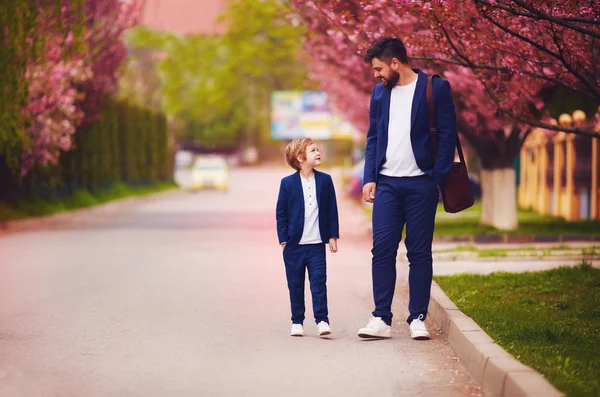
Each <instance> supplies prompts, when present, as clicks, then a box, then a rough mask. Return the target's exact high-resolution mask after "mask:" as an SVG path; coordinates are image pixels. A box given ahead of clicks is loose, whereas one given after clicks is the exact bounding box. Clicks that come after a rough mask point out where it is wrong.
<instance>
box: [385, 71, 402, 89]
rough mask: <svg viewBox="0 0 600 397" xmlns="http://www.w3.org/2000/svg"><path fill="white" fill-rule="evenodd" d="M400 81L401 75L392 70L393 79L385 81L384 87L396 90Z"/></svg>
mask: <svg viewBox="0 0 600 397" xmlns="http://www.w3.org/2000/svg"><path fill="white" fill-rule="evenodd" d="M398 80H400V73H398V72H395V71H393V70H392V78H391V79H389V80H388V79H386V78H384V79H383V86H384V87H385V88H390V89H391V88H394V86H395V85H396V83H398Z"/></svg>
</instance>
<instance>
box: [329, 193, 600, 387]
mask: <svg viewBox="0 0 600 397" xmlns="http://www.w3.org/2000/svg"><path fill="white" fill-rule="evenodd" d="M339 201H341V202H342V203H341V205H340V207H341V208H340V213H341V214H344V215H343V217H342V219H343V222H348V223H351V224H352V228H353V229H354V230H360V231H362V235H363V236H364V238H366V239H369V240H370V239H371V225H370V222H371V220H370V219H369V216H368V215H367V214H365V212H364V211H363V210H362V208H360V206H359V205H357V204H356V203H355V202H352V201H351V200H349V199H344V200H339ZM348 214H360V215H356V216H355V215H348ZM361 218H362V219H361ZM488 237H489V236H488ZM493 237H494V238H489V239H488V238H480V239H479V240H481V241H482V242H483V241H485V242H486V243H487V244H476V246H477V247H478V248H481V247H485V248H488V249H499V248H505V249H506V248H512V249H518V248H521V247H528V248H529V247H532V245H533V246H535V247H539V248H540V249H542V248H545V249H549V248H551V247H555V246H556V245H557V244H556V243H551V242H550V241H554V240H550V241H549V240H548V239H546V240H544V242H540V243H537V241H538V240H536V239H535V238H534V237H531V238H528V239H512V238H511V239H507V238H506V236H493ZM496 237H498V238H496ZM557 237H559V238H558V239H556V241H566V240H564V239H561V238H560V236H557ZM593 237H595V238H596V237H598V238H600V236H593ZM477 240H478V239H477V238H462V239H456V240H455V239H444V238H441V239H440V238H437V239H436V240H435V241H434V245H433V251H434V258H435V256H436V254H435V252H439V251H452V250H455V249H456V248H457V247H458V246H460V245H463V246H464V245H465V244H464V243H465V242H477ZM503 241H504V242H508V241H510V243H502V242H503ZM589 241H596V240H594V239H590V240H589ZM457 242H460V243H461V244H457ZM534 242H535V244H532V243H534ZM568 245H569V247H573V248H574V249H577V248H585V247H590V246H596V247H597V246H598V244H593V243H590V242H582V241H581V240H578V241H577V242H576V243H570V244H568ZM437 256H438V258H435V259H434V274H435V275H452V274H457V273H464V272H468V273H479V274H485V273H492V272H496V271H509V272H523V271H539V270H547V269H551V268H555V267H559V266H565V265H567V266H575V265H577V264H579V263H581V261H582V258H581V257H573V258H564V257H563V258H555V259H554V258H553V259H552V260H548V259H543V258H542V259H540V258H538V257H529V258H524V257H520V258H518V257H517V258H471V259H467V260H465V259H464V258H459V259H456V258H455V259H456V260H448V259H446V260H444V258H440V254H437ZM593 259H594V260H595V261H592V264H593V265H594V266H598V265H599V262H600V261H598V260H597V257H596V256H595V257H594V258H593ZM402 272H404V274H402ZM407 277H408V261H407V259H406V248H405V246H404V244H402V243H401V244H400V248H399V251H398V280H402V281H401V282H399V285H398V286H397V289H396V294H397V295H399V294H401V295H406V294H407V287H408V285H407ZM431 320H433V321H435V324H434V327H436V328H437V330H438V332H440V333H441V334H442V335H443V336H444V337H445V338H447V340H448V343H449V345H450V347H451V348H452V349H453V350H454V352H455V353H456V355H457V356H458V358H459V359H460V361H461V362H462V364H463V365H465V367H466V368H467V369H468V371H469V373H470V375H471V376H472V377H473V379H474V380H475V381H476V382H477V383H478V384H479V385H481V387H482V388H483V391H484V392H485V393H486V395H491V396H539V397H553V396H562V395H563V394H562V393H561V392H560V391H558V390H557V389H556V388H555V387H554V386H553V385H552V384H550V383H549V382H548V381H547V380H546V379H545V378H544V377H543V376H542V375H541V374H540V373H538V372H537V371H535V370H533V369H531V368H529V367H527V366H525V365H523V364H522V363H520V362H519V361H517V360H516V359H515V358H514V357H512V356H511V355H510V354H509V353H507V352H506V351H505V350H504V349H502V348H501V347H500V346H498V345H497V344H496V343H495V342H494V340H493V339H492V338H491V337H490V336H489V335H487V334H486V333H485V332H484V331H483V330H482V329H481V328H480V327H479V326H478V325H477V324H476V323H475V322H474V321H473V320H472V319H471V318H470V317H468V316H466V315H465V314H464V313H462V312H461V311H460V310H459V309H458V307H456V305H455V304H454V303H453V302H452V301H451V300H450V299H449V298H448V297H447V296H446V295H445V293H444V292H443V290H442V289H441V288H440V287H439V285H437V283H435V282H434V285H433V287H432V294H431V302H430V308H429V317H428V321H427V323H428V326H429V327H430V328H431V327H432V325H433V324H432V323H430V321H431Z"/></svg>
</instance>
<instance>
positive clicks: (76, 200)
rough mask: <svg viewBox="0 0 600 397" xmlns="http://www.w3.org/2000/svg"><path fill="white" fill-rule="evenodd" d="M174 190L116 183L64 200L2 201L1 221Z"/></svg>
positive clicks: (170, 185)
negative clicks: (104, 188)
mask: <svg viewBox="0 0 600 397" xmlns="http://www.w3.org/2000/svg"><path fill="white" fill-rule="evenodd" d="M172 189H177V185H176V184H175V183H172V182H161V183H157V184H154V185H144V186H130V185H126V184H124V183H116V184H114V185H113V186H112V187H111V188H110V189H108V190H102V191H98V192H94V193H92V192H89V191H88V190H84V189H82V190H78V191H76V192H75V194H73V195H72V196H69V197H66V198H62V199H41V198H39V197H29V198H26V199H23V200H19V201H18V202H16V203H7V202H3V201H0V221H9V220H15V219H22V218H30V217H34V216H42V215H51V214H55V213H58V212H64V211H69V210H74V209H78V208H85V207H92V206H94V205H98V204H102V203H106V202H109V201H112V200H118V199H122V198H125V197H130V196H144V195H148V194H152V193H158V192H163V191H167V190H172Z"/></svg>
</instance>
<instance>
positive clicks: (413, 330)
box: [410, 314, 429, 340]
mask: <svg viewBox="0 0 600 397" xmlns="http://www.w3.org/2000/svg"><path fill="white" fill-rule="evenodd" d="M422 318H423V315H422V314H419V318H418V319H415V320H412V321H411V322H410V337H411V338H413V339H416V340H426V339H429V331H427V328H426V327H425V323H424V322H423V321H422V320H421V319H422Z"/></svg>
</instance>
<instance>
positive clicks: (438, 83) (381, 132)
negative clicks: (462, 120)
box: [363, 69, 456, 187]
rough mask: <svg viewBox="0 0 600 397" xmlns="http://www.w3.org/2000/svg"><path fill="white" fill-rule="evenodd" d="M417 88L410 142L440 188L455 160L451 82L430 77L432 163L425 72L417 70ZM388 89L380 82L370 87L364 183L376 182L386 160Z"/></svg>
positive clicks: (454, 128) (421, 167)
mask: <svg viewBox="0 0 600 397" xmlns="http://www.w3.org/2000/svg"><path fill="white" fill-rule="evenodd" d="M414 71H415V72H417V73H418V77H417V87H416V89H415V96H414V98H413V102H412V108H411V129H410V141H411V144H412V149H413V153H414V155H415V160H416V161H417V166H418V167H419V168H420V169H421V170H422V171H423V172H424V173H425V174H427V175H429V176H430V177H432V178H433V180H434V181H435V183H436V184H437V185H438V186H439V187H443V186H444V184H445V183H446V179H447V178H448V174H449V173H450V169H451V168H452V163H453V162H454V152H455V150H456V113H455V110H454V102H453V101H452V95H451V93H450V84H449V83H448V82H447V81H446V80H443V79H442V78H440V77H437V76H434V77H433V79H432V88H433V98H434V103H435V118H436V128H437V135H438V149H437V155H436V159H435V164H434V162H433V153H432V150H431V139H430V137H429V114H428V111H427V107H428V106H427V95H426V93H425V88H426V86H427V77H428V75H427V74H426V73H424V72H422V71H420V70H419V69H414ZM390 97H391V89H387V88H385V87H384V86H383V83H379V84H377V85H376V86H375V88H374V89H373V95H372V96H371V105H370V109H369V118H370V122H369V131H368V133H367V147H366V150H365V172H364V179H363V183H365V184H366V183H369V182H377V177H378V175H379V170H380V169H381V166H382V164H383V163H384V161H385V156H386V151H387V143H388V125H389V121H390Z"/></svg>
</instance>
